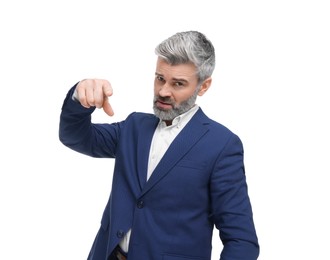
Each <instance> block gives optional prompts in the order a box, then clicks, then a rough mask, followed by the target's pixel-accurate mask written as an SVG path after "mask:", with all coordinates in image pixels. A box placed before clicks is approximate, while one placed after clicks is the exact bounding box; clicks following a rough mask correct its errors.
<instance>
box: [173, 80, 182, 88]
mask: <svg viewBox="0 0 330 260" xmlns="http://www.w3.org/2000/svg"><path fill="white" fill-rule="evenodd" d="M174 86H176V87H182V86H184V84H183V83H182V82H181V81H175V82H174Z"/></svg>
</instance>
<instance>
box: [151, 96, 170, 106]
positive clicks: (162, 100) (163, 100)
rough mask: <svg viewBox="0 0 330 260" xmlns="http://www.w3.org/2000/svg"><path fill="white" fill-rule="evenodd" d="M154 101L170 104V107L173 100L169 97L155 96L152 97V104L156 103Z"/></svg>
mask: <svg viewBox="0 0 330 260" xmlns="http://www.w3.org/2000/svg"><path fill="white" fill-rule="evenodd" d="M156 101H161V102H164V103H167V104H170V105H173V104H174V102H173V100H172V99H171V98H170V97H161V96H155V97H154V102H156Z"/></svg>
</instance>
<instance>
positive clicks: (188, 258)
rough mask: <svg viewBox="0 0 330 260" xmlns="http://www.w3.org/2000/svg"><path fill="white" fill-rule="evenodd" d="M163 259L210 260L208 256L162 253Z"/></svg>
mask: <svg viewBox="0 0 330 260" xmlns="http://www.w3.org/2000/svg"><path fill="white" fill-rule="evenodd" d="M163 260H210V258H207V257H199V256H188V255H174V254H173V255H172V254H167V255H163Z"/></svg>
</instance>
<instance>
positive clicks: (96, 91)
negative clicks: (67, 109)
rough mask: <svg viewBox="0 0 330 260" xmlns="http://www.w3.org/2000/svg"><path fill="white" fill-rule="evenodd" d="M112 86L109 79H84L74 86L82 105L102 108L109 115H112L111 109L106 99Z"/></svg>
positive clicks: (110, 92)
mask: <svg viewBox="0 0 330 260" xmlns="http://www.w3.org/2000/svg"><path fill="white" fill-rule="evenodd" d="M112 93H113V91H112V87H111V84H110V82H109V81H107V80H104V79H84V80H82V81H80V82H79V83H78V85H77V87H76V94H77V98H78V100H79V102H80V104H81V105H82V106H83V107H86V108H90V107H93V106H95V107H97V108H103V110H104V112H105V113H106V114H108V115H109V116H113V115H114V112H113V109H112V107H111V105H110V103H109V101H108V98H109V97H110V96H112Z"/></svg>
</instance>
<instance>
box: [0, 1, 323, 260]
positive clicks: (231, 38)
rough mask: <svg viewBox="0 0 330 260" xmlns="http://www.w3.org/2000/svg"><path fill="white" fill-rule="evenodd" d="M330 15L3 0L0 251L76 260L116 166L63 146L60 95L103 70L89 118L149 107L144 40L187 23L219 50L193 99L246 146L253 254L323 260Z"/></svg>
mask: <svg viewBox="0 0 330 260" xmlns="http://www.w3.org/2000/svg"><path fill="white" fill-rule="evenodd" d="M329 13H330V8H329V1H326V0H324V1H320V0H313V1H312V0H311V1H305V0H299V1H298V0H297V1H294V0H277V1H265V0H264V1H262V0H259V1H256V0H252V1H247V0H244V1H243V0H241V1H211V0H203V1H200V0H198V1H197V0H196V1H194V0H189V1H188V0H167V1H157V0H154V1H151V0H150V1H146V0H139V1H135V0H126V1H110V0H108V1H105V0H104V1H101V0H93V1H91V0H90V1H86V0H79V1H78V0H77V1H72V0H66V1H64V0H57V1H45V0H43V1H41V0H40V1H38V0H31V1H23V0H21V1H19V0H18V1H8V0H7V1H3V0H2V1H1V3H0V29H1V31H0V34H1V40H0V76H1V77H0V88H1V128H0V131H1V134H0V138H1V139H0V149H1V157H0V158H1V159H0V160H1V164H0V167H1V168H0V171H1V172H0V174H1V175H0V210H1V213H0V259H4V260H12V259H15V260H16V259H34V260H44V259H47V260H53V259H54V260H58V259H61V260H81V259H86V257H87V255H88V252H89V249H90V247H91V244H92V242H93V240H94V237H95V234H96V232H97V229H98V228H99V221H100V218H101V214H102V211H103V208H104V206H105V203H106V201H107V199H108V195H109V191H110V185H111V178H112V169H113V161H112V160H107V159H93V158H89V157H86V156H84V155H81V154H78V153H76V152H73V151H71V150H69V149H68V148H66V147H64V146H63V145H62V144H61V143H60V142H59V140H58V123H59V114H60V110H61V105H62V102H63V99H64V97H65V95H66V93H67V91H68V90H69V88H70V87H71V86H72V85H73V84H75V83H76V82H77V81H79V80H81V79H83V78H89V77H93V78H106V79H108V80H109V81H110V82H111V83H112V85H113V88H114V96H113V98H111V102H112V104H113V108H114V110H115V116H114V117H113V118H110V117H107V116H106V115H104V113H103V112H102V110H97V111H96V112H95V114H94V120H95V121H100V122H113V121H120V120H122V119H124V118H125V117H126V116H127V115H128V114H129V113H130V112H132V111H145V112H152V89H153V77H154V76H153V75H154V71H155V62H156V57H155V55H154V47H155V46H156V45H157V44H158V43H159V42H160V41H162V40H164V39H165V38H167V37H169V36H171V35H172V34H174V33H176V32H178V31H183V30H199V31H201V32H203V33H205V35H206V36H207V37H208V38H209V39H211V41H212V42H213V43H214V46H215V49H216V54H217V67H216V69H215V72H214V77H213V78H214V81H213V85H212V87H211V89H210V90H209V91H208V93H206V95H204V96H203V97H201V98H199V99H198V104H199V105H200V106H201V107H202V108H203V110H204V112H206V114H208V115H209V117H211V118H213V119H215V120H217V121H219V122H221V123H223V124H224V125H226V126H227V127H229V128H230V129H231V130H233V131H234V132H235V133H237V134H238V135H239V136H240V137H241V139H242V141H243V144H244V148H245V164H246V174H247V180H248V185H249V194H250V198H251V202H252V206H253V211H254V220H255V225H256V229H257V233H258V237H259V242H260V246H261V253H260V257H259V259H261V260H279V259H281V260H286V259H288V260H292V259H298V260H300V259H308V260H310V259H313V260H315V259H322V260H323V259H330V253H329V239H328V234H329V232H330V226H329V219H330V214H329V198H330V192H329V178H328V175H329V174H330V170H329V168H330V167H329V159H330V158H329V156H330V153H329V145H330V139H329V133H330V127H329V111H330V105H329V103H330V102H329V94H328V91H329V87H330V79H329V78H330V77H329V76H330V75H329V74H330V51H329V50H330V48H329V47H330V34H329V33H330V30H329V29H330V15H329ZM215 235H216V236H215V237H214V250H213V258H212V259H218V258H219V252H220V250H221V243H220V241H219V239H218V236H217V233H216V234H215Z"/></svg>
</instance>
